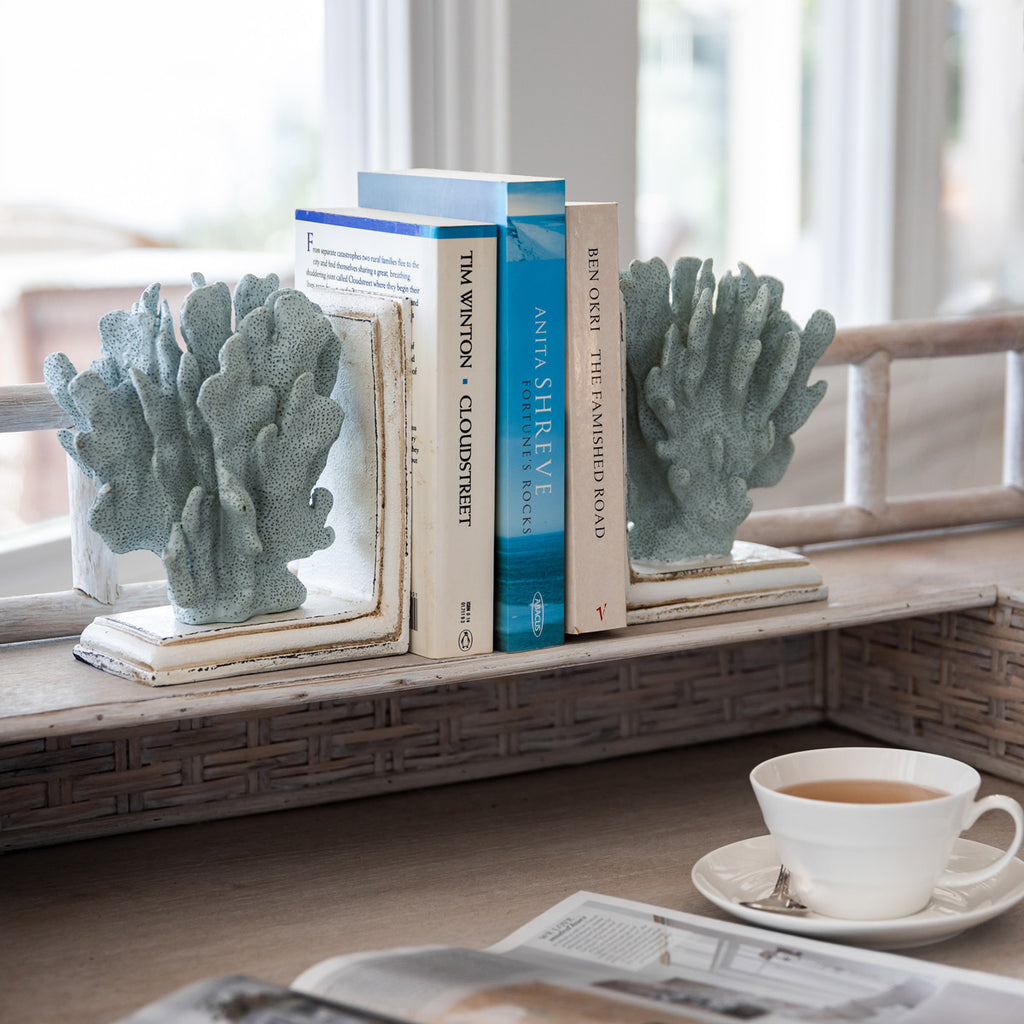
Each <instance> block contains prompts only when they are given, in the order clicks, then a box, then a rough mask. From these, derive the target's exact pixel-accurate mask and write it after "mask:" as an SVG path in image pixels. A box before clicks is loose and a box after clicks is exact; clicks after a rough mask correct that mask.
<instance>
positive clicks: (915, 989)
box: [492, 892, 1024, 1024]
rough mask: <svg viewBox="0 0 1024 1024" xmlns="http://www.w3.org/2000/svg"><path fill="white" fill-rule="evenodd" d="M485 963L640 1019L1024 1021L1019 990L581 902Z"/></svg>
mask: <svg viewBox="0 0 1024 1024" xmlns="http://www.w3.org/2000/svg"><path fill="white" fill-rule="evenodd" d="M492 952H496V953H502V954H504V955H506V956H509V957H513V958H515V959H516V960H517V961H518V962H521V963H532V964H537V965H543V967H544V969H545V970H556V971H557V972H558V973H560V974H561V975H562V976H563V977H564V978H565V979H566V981H569V980H570V979H572V980H573V981H574V982H575V983H576V984H579V985H581V986H582V987H584V988H585V989H586V990H588V991H594V990H599V991H601V992H602V993H614V994H615V995H617V996H619V997H621V998H623V999H624V1000H626V1001H628V1002H629V1003H631V1004H632V1005H634V1006H644V1007H646V1008H647V1018H648V1019H650V1007H651V1005H652V1004H657V1006H658V1008H659V1010H660V1012H661V1013H665V1011H667V1010H669V1009H672V1010H677V1011H679V1012H681V1013H682V1014H683V1019H689V1020H695V1021H698V1020H699V1021H718V1022H722V1021H735V1020H757V1021H760V1022H763V1024H774V1022H779V1024H782V1022H789V1021H863V1022H878V1024H881V1022H885V1024H963V1022H964V1021H968V1020H972V1019H973V1020H983V1021H985V1024H1020V1022H1021V1021H1024V981H1020V980H1017V979H1012V978H1006V977H1002V976H999V975H992V974H985V973H982V972H978V971H966V970H961V969H958V968H953V967H946V966H942V965H939V964H932V963H928V962H925V961H920V960H915V959H913V958H912V957H908V956H900V955H897V954H893V953H882V952H877V951H874V950H867V949H862V948H859V947H854V946H843V945H838V944H835V943H829V942H821V941H818V940H815V939H804V938H800V937H799V936H795V935H792V934H789V933H781V932H773V931H770V930H769V929H763V928H754V927H751V926H749V925H742V924H733V923H731V922H726V921H718V920H714V919H710V918H705V917H698V916H696V915H692V914H683V913H679V912H676V911H672V910H667V909H663V908H658V907H652V906H649V905H647V904H643V903H635V902H632V901H629V900H623V899H617V898H615V897H608V896H598V895H596V894H593V893H587V892H580V893H576V894H575V895H574V896H571V897H569V898H568V899H567V900H565V901H563V902H562V903H560V904H558V905H556V906H555V907H552V908H551V909H550V910H549V911H547V912H546V913H544V914H542V915H541V916H540V917H539V918H537V919H535V920H534V921H532V922H530V923H529V924H528V925H526V926H524V927H523V928H521V929H519V930H518V931H517V932H515V933H514V934H512V935H511V936H509V937H508V938H507V939H505V940H503V941H502V942H500V943H498V944H497V945H496V946H494V947H492ZM569 1019H571V1018H569Z"/></svg>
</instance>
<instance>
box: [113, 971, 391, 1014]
mask: <svg viewBox="0 0 1024 1024" xmlns="http://www.w3.org/2000/svg"><path fill="white" fill-rule="evenodd" d="M227 1021H230V1022H232V1024H400V1022H396V1021H392V1020H391V1019H390V1018H388V1017H384V1016H381V1015H380V1014H375V1013H370V1012H367V1011H363V1010H359V1009H355V1008H351V1007H345V1006H339V1005H336V1004H331V1003H327V1002H324V1001H323V1000H320V999H316V998H314V997H312V996H309V995H306V994H303V993H301V992H295V991H292V990H291V989H287V988H283V987H282V986H280V985H272V984H269V983H267V982H263V981H258V980H257V979H255V978H249V977H246V976H245V975H241V974H238V975H224V976H223V977H217V978H205V979H203V980H202V981H198V982H195V983H194V984H192V985H187V986H185V987H184V988H181V989H178V990H177V991H176V992H172V993H171V994H170V995H168V996H165V997H164V998H163V999H160V1000H158V1001H157V1002H155V1003H150V1004H149V1005H148V1006H144V1007H142V1008H141V1009H139V1010H136V1011H135V1012H134V1013H132V1014H130V1015H129V1016H127V1017H123V1018H122V1019H121V1020H120V1021H118V1022H117V1024H225V1022H227Z"/></svg>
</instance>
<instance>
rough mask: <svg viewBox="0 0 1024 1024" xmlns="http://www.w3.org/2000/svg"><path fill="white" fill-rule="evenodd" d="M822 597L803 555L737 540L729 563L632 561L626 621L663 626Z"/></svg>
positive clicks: (818, 582)
mask: <svg viewBox="0 0 1024 1024" xmlns="http://www.w3.org/2000/svg"><path fill="white" fill-rule="evenodd" d="M826 597H828V588H827V587H826V586H825V585H824V583H823V582H822V578H821V574H820V573H819V572H818V570H817V569H815V568H814V566H813V565H811V563H810V562H809V561H808V560H807V559H806V558H804V556H803V555H798V554H796V553H795V552H792V551H782V550H779V549H778V548H770V547H766V546H765V545H763V544H750V543H747V542H745V541H736V542H735V543H734V544H733V548H732V554H731V556H730V557H729V558H699V559H694V560H692V561H687V562H676V563H665V562H631V563H630V583H629V595H628V601H627V613H626V622H627V624H628V625H635V624H637V623H641V622H662V621H665V620H667V619H685V618H689V617H691V616H697V615H713V614H719V613H722V612H736V611H745V610H747V609H749V608H769V607H773V606H776V605H786V604H799V603H801V602H804V601H820V600H823V599H825V598H826Z"/></svg>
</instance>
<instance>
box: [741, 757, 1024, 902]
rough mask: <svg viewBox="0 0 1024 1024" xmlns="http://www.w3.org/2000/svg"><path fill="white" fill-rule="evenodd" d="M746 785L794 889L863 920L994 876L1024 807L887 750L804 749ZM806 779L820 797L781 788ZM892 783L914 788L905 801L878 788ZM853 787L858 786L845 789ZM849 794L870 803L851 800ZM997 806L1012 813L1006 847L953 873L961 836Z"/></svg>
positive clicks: (946, 761)
mask: <svg viewBox="0 0 1024 1024" xmlns="http://www.w3.org/2000/svg"><path fill="white" fill-rule="evenodd" d="M750 782H751V785H752V786H753V787H754V794H755V796H756V797H757V802H758V804H759V805H760V807H761V813H762V815H763V816H764V820H765V824H766V825H767V826H768V830H769V832H771V834H772V836H773V837H774V839H775V843H776V846H777V847H778V851H779V855H780V857H781V859H782V863H783V864H785V865H786V867H787V868H789V871H790V877H791V885H792V890H793V893H794V895H796V896H797V897H799V899H800V900H802V901H803V902H804V903H806V904H807V906H808V907H810V908H811V910H813V911H815V912H816V913H819V914H825V915H827V916H829V917H841V918H847V919H851V920H862V921H863V920H881V919H884V918H893V917H904V916H906V915H907V914H914V913H917V911H919V910H921V909H923V908H924V907H925V906H926V905H927V904H928V901H929V899H930V898H931V894H932V890H933V889H934V888H935V886H936V885H942V886H965V885H973V884H975V883H976V882H981V881H984V880H985V879H986V878H991V877H992V876H993V875H997V874H998V873H999V872H1000V871H1002V869H1003V868H1004V867H1005V866H1006V864H1007V863H1008V862H1009V861H1010V859H1011V858H1012V857H1013V856H1014V854H1015V853H1016V852H1017V850H1018V849H1019V848H1020V845H1021V840H1022V838H1024V811H1022V810H1021V806H1020V804H1019V803H1017V801H1016V800H1014V799H1013V798H1012V797H1008V796H987V797H984V798H983V799H981V800H975V796H976V795H977V792H978V786H979V785H980V783H981V778H980V776H979V775H978V773H977V772H976V771H975V770H974V769H973V768H971V767H970V765H966V764H964V763H963V762H961V761H957V760H954V759H953V758H951V757H942V756H941V755H938V754H926V753H922V752H921V751H917V750H898V749H886V748H884V747H833V748H823V749H821V750H801V751H797V752H795V753H792V754H783V755H781V756H780V757H774V758H772V759H771V760H769V761H764V762H762V763H761V764H759V765H758V766H757V767H756V768H755V769H754V770H753V771H752V772H751V773H750ZM844 782H845V787H844V786H843V783H844ZM808 783H811V784H816V785H817V786H818V787H819V790H820V791H819V792H818V794H817V795H807V794H806V793H805V794H804V795H799V794H800V789H799V788H798V791H797V794H793V793H786V792H783V790H785V789H787V788H788V787H791V786H797V787H804V786H805V784H808ZM826 783H837V784H838V788H837V787H836V786H828V785H825V784H826ZM858 784H859V786H858ZM893 784H896V785H897V786H903V787H910V790H909V791H908V790H907V789H904V790H903V796H904V801H905V802H892V796H893V794H892V792H885V793H882V794H881V795H880V794H879V792H877V790H878V789H882V790H886V791H889V790H891V788H892V785H893ZM851 787H852V789H853V790H855V791H857V792H856V793H854V794H851V793H850V792H849V791H848V790H849V789H850V788H851ZM920 787H925V792H922V791H921V790H920ZM844 788H845V789H846V790H847V792H843V789H844ZM872 790H874V791H872ZM927 791H937V794H936V793H934V792H927ZM851 796H852V797H853V798H854V799H859V798H864V797H868V798H869V799H870V800H871V802H866V803H861V802H851ZM907 797H909V799H906V798H907ZM993 810H1001V811H1006V813H1007V814H1009V815H1010V816H1011V817H1012V818H1013V822H1014V836H1013V841H1012V842H1011V843H1010V847H1009V849H1008V850H1006V852H1005V853H1004V854H1003V855H1002V856H1001V857H999V858H998V859H997V860H995V861H994V863H992V864H990V865H989V866H988V867H986V868H982V869H981V870H979V871H968V872H955V871H949V870H948V869H947V865H948V863H949V859H950V855H951V854H952V851H953V844H954V842H955V841H956V838H957V836H958V835H959V834H960V833H961V832H962V831H963V830H964V829H966V828H969V827H970V826H971V825H973V824H974V822H975V821H976V820H977V819H978V818H979V817H980V816H981V815H982V814H984V813H985V812H986V811H993Z"/></svg>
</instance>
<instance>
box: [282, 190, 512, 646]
mask: <svg viewBox="0 0 1024 1024" xmlns="http://www.w3.org/2000/svg"><path fill="white" fill-rule="evenodd" d="M295 217H296V261H295V284H296V287H297V288H299V289H301V290H302V291H305V292H306V293H307V294H308V295H309V296H310V298H312V299H313V300H314V301H317V298H318V295H323V294H325V293H337V292H355V293H362V294H373V295H379V296H386V297H391V298H408V299H410V300H411V302H412V337H411V350H410V352H409V353H408V357H407V365H408V366H409V373H410V377H409V384H410V388H409V390H410V395H411V398H410V412H411V416H410V457H411V463H412V509H411V528H410V561H411V566H412V569H411V575H412V594H411V599H410V600H411V607H410V633H409V637H410V649H411V650H412V651H413V652H414V653H416V654H420V655H423V656H424V657H428V658H452V657H459V656H461V655H467V654H484V653H488V652H490V651H491V650H493V637H494V481H495V476H494V474H495V358H496V357H495V330H496V317H497V312H496V287H497V285H496V282H497V271H496V262H495V261H496V228H495V226H494V225H493V224H480V223H475V222H469V221H458V220H452V219H449V218H443V217H429V216H420V215H416V214H406V213H392V212H387V211H381V210H367V209H360V208H352V209H325V210H296V213H295Z"/></svg>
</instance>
